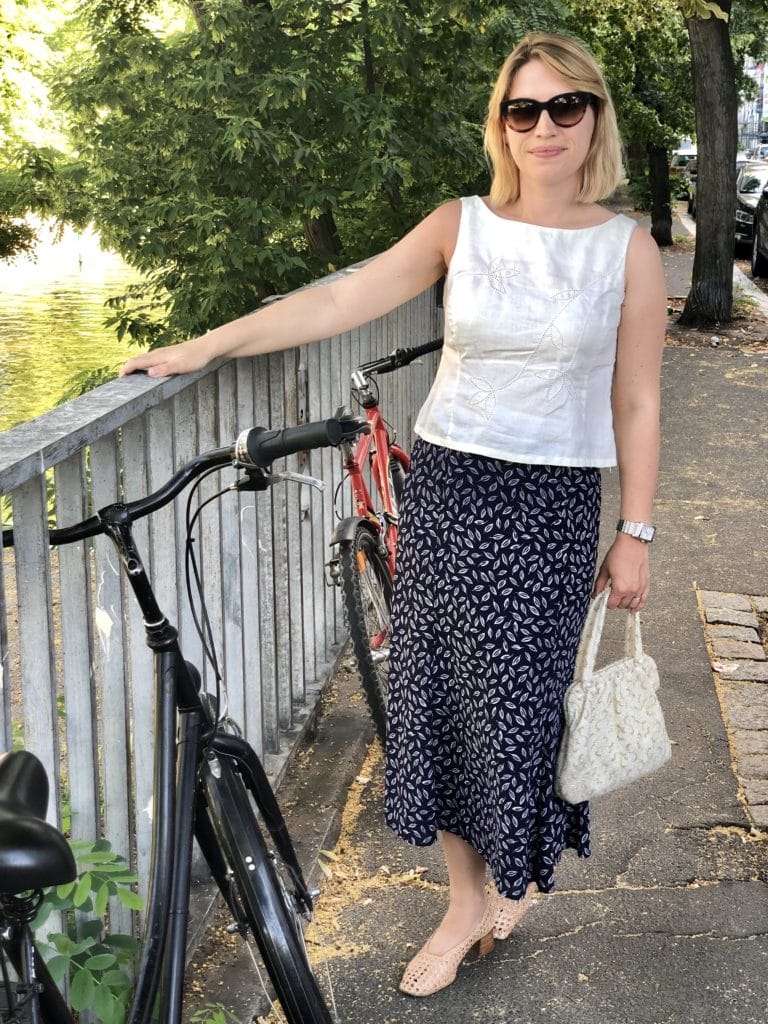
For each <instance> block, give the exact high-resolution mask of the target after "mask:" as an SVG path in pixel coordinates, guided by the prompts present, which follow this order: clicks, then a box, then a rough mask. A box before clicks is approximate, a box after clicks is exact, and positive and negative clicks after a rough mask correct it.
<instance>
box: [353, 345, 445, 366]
mask: <svg viewBox="0 0 768 1024" xmlns="http://www.w3.org/2000/svg"><path fill="white" fill-rule="evenodd" d="M442 347H443V339H442V338H435V340H434V341H428V342H427V343H426V345H416V346H415V347H414V348H396V349H395V351H394V352H390V353H389V355H388V356H382V358H381V359H374V360H373V362H371V363H363V364H362V366H358V370H360V371H362V372H363V373H392V372H393V371H394V370H399V369H401V368H402V367H403V366H408V364H409V363H412V362H413V361H414V359H418V358H419V356H425V355H427V354H428V353H429V352H436V351H437V350H438V349H439V348H442Z"/></svg>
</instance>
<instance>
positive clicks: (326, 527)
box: [316, 338, 342, 664]
mask: <svg viewBox="0 0 768 1024" xmlns="http://www.w3.org/2000/svg"><path fill="white" fill-rule="evenodd" d="M334 340H335V339H332V338H331V339H326V340H325V341H321V342H320V346H321V347H320V348H319V357H320V358H319V373H318V376H317V378H316V386H317V384H318V383H319V401H318V413H317V415H318V418H320V419H322V418H323V417H324V416H326V415H328V410H329V409H330V410H331V411H332V412H335V411H336V409H337V408H338V406H340V405H341V404H342V399H341V398H340V396H339V390H338V386H337V385H336V384H335V383H334V382H333V377H332V371H331V362H332V358H333V355H332V353H333V347H334ZM316 454H319V457H320V458H319V462H320V472H319V474H318V475H319V477H320V479H321V480H324V481H325V485H326V487H325V490H324V491H323V494H322V497H321V507H322V512H323V518H322V523H323V530H322V534H323V544H324V546H325V550H328V548H327V545H328V542H329V541H330V539H331V535H332V534H333V530H334V527H335V525H336V517H335V514H334V506H333V502H334V496H335V491H336V488H335V482H334V475H333V467H334V465H336V464H337V453H336V452H334V451H332V450H331V449H329V448H323V449H320V450H319V452H318V453H316ZM338 593H339V591H338V588H337V587H333V588H329V589H328V590H326V592H325V637H324V644H323V647H324V658H323V660H324V662H325V663H326V664H328V663H329V662H330V661H331V659H332V657H333V646H334V644H335V633H336V607H337V601H338Z"/></svg>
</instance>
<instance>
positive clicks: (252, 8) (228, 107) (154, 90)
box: [23, 0, 565, 345]
mask: <svg viewBox="0 0 768 1024" xmlns="http://www.w3.org/2000/svg"><path fill="white" fill-rule="evenodd" d="M564 12H565V8H564V6H563V5H562V4H561V3H560V0H548V2H544V3H541V4H539V5H537V10H536V12H535V14H532V13H531V10H530V7H529V5H527V4H523V2H522V0H517V2H513V3H511V4H501V3H499V2H496V0H484V2H481V0H473V2H468V3H458V2H455V0H452V2H449V0H412V2H409V3H404V2H401V0H350V2H347V3H343V4H342V3H328V2H326V0H274V2H273V3H272V4H266V3H265V4H245V3H243V2H242V0H210V2H207V3H205V4H195V5H189V6H188V5H186V4H181V3H175V4H173V3H170V4H156V3H149V2H141V0H132V2H128V0H122V2H119V3H115V2H113V0H109V2H105V0H85V2H84V3H83V4H82V5H81V6H80V8H79V11H78V14H77V16H76V17H74V18H73V19H71V20H70V21H68V22H67V24H66V26H65V27H64V28H63V29H62V30H61V31H60V32H59V34H58V37H57V39H56V45H57V46H58V47H60V51H59V53H60V60H59V63H58V64H57V66H56V68H55V70H54V73H53V76H52V97H53V100H54V103H55V105H56V107H57V109H58V110H60V111H62V112H63V113H64V114H65V115H66V118H67V123H68V136H69V147H70V151H71V152H72V153H76V154H77V157H76V159H74V158H73V157H71V156H66V155H65V154H63V153H62V154H60V155H59V157H58V158H57V160H56V163H55V166H56V175H55V179H56V180H55V181H54V182H51V181H50V180H48V179H45V184H46V188H45V189H41V186H40V180H41V179H40V177H39V176H38V177H37V178H36V177H35V173H37V174H38V175H39V171H40V167H39V165H38V166H37V169H36V171H34V173H31V172H30V171H29V170H27V173H26V180H27V182H28V184H29V185H31V184H32V182H34V181H37V183H38V192H41V193H42V199H43V200H45V201H50V202H53V204H54V205H55V207H56V212H57V214H58V215H59V216H61V217H65V218H67V219H69V218H75V219H77V220H79V219H81V218H84V217H86V216H87V217H90V218H92V219H93V221H94V222H95V224H96V226H97V228H98V230H99V232H100V233H101V235H102V237H103V239H104V240H105V243H106V244H107V245H109V246H110V247H112V248H114V249H116V250H117V251H118V252H119V253H120V254H121V255H122V256H123V258H124V259H126V260H127V261H128V262H129V263H130V264H131V265H133V266H134V267H136V268H137V269H139V270H140V271H141V272H142V274H143V275H144V280H145V284H144V285H143V288H142V289H141V290H140V292H138V291H137V292H135V293H133V294H127V295H126V296H123V297H121V299H120V300H119V301H118V302H117V304H116V309H115V320H114V321H113V322H114V324H115V326H116V327H117V328H118V330H119V331H120V333H121V334H122V335H124V336H127V337H129V338H132V339H133V340H135V341H137V342H138V343H140V344H152V345H157V344H164V343H166V342H167V341H169V340H172V339H177V338H178V337H179V336H189V335H195V334H199V333H201V332H202V331H204V330H206V329H208V328H210V327H211V326H214V325H215V324H216V323H219V322H222V321H224V320H229V319H232V318H233V317H236V316H240V315H242V314H243V313H246V312H248V311H250V310H252V309H254V308H255V307H257V306H258V305H259V303H260V301H261V299H262V298H263V297H264V296H265V295H267V294H273V293H275V292H280V291H285V290H287V289H290V288H293V287H295V286H297V285H299V284H301V283H304V282H306V281H307V280H308V279H310V278H312V277H315V276H318V275H320V274H323V273H326V272H327V271H328V270H331V269H333V268H335V267H337V266H339V265H341V264H343V263H349V262H352V261H354V260H357V259H360V258H363V257H367V256H370V255H371V254H372V253H374V252H376V251H378V250H381V249H383V248H385V247H386V246H387V245H389V244H391V242H392V241H393V240H394V239H396V238H397V237H399V236H400V235H401V234H402V233H403V232H404V231H406V230H407V229H408V228H409V227H410V226H412V225H413V224H414V223H415V222H416V221H417V220H418V219H419V218H420V217H422V216H423V215H424V214H425V213H426V212H427V211H428V210H430V209H431V208H433V207H434V206H435V205H436V204H438V203H439V202H441V201H442V200H445V199H447V198H450V197H453V196H455V195H457V194H461V193H464V192H467V191H476V190H478V189H480V190H482V189H485V187H486V185H487V170H486V167H485V164H484V161H483V156H482V148H481V130H482V121H483V118H484V114H485V106H486V103H487V95H488V89H489V85H490V83H491V81H492V79H493V76H494V74H495V72H496V69H497V67H498V65H499V63H500V61H501V60H502V59H503V57H504V55H505V54H506V53H507V52H508V50H509V49H510V47H511V45H513V43H514V42H515V40H516V39H517V38H518V37H519V35H520V34H521V33H522V31H524V30H525V29H527V28H532V27H536V28H553V27H556V26H557V25H558V24H559V23H561V22H562V18H563V15H564ZM193 15H194V16H193ZM34 157H35V152H34V150H33V149H30V148H29V147H28V148H27V150H26V152H25V154H24V158H23V164H24V166H26V167H27V168H30V166H32V167H33V170H34ZM28 193H29V194H34V192H33V189H32V188H31V187H30V188H28Z"/></svg>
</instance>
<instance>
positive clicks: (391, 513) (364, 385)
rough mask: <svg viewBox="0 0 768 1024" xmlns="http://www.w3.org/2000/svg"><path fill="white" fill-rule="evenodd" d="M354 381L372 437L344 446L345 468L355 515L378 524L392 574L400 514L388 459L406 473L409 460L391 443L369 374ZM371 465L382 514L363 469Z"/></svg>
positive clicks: (356, 375)
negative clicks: (370, 383)
mask: <svg viewBox="0 0 768 1024" xmlns="http://www.w3.org/2000/svg"><path fill="white" fill-rule="evenodd" d="M352 382H353V385H354V387H355V388H357V390H358V391H359V392H360V394H361V396H362V405H363V409H364V411H365V416H366V419H367V420H368V423H369V424H370V427H371V432H370V434H361V435H360V436H359V439H358V441H357V444H356V445H355V447H354V448H353V447H352V445H351V444H345V445H342V451H343V453H344V469H345V470H346V472H347V474H348V475H349V480H350V483H351V485H352V501H353V503H354V514H355V515H357V516H362V517H363V518H365V519H369V520H370V521H371V522H372V523H375V525H376V527H377V529H378V530H379V532H380V534H381V535H382V537H383V540H384V544H385V547H386V549H387V562H388V564H389V569H390V572H391V573H392V574H394V571H395V552H396V550H397V519H398V514H397V503H396V501H395V496H394V494H393V493H392V481H391V476H390V472H389V460H390V458H395V459H397V461H398V462H399V463H400V465H401V466H402V467H403V469H404V470H405V471H406V472H407V471H408V467H409V465H410V458H409V456H408V454H407V453H406V452H405V451H404V450H403V449H402V448H401V447H400V446H399V445H398V444H396V443H394V442H390V439H389V431H388V429H387V424H386V423H385V422H384V417H383V416H382V415H381V413H380V411H379V403H378V399H377V398H376V397H374V395H373V394H372V392H371V389H370V386H369V384H368V379H367V376H366V374H365V373H364V372H362V371H361V370H355V372H354V373H353V374H352ZM368 465H370V467H371V473H372V475H373V481H374V484H375V487H376V490H377V491H378V493H379V495H380V497H381V502H382V510H381V512H379V513H377V512H376V509H375V506H374V502H373V499H372V497H371V493H370V491H369V490H368V486H367V485H366V482H365V476H364V469H365V467H366V466H368ZM381 516H383V517H384V518H385V522H386V527H385V528H384V524H382V522H381V519H380V517H381Z"/></svg>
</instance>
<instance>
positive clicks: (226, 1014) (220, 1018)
mask: <svg viewBox="0 0 768 1024" xmlns="http://www.w3.org/2000/svg"><path fill="white" fill-rule="evenodd" d="M189 1024H240V1021H239V1020H238V1018H237V1017H236V1016H235V1015H234V1014H233V1013H232V1012H231V1011H229V1010H228V1009H227V1008H226V1006H222V1005H221V1003H216V1004H215V1005H214V1004H210V1005H209V1006H203V1007H201V1008H200V1009H199V1010H197V1011H196V1012H195V1013H193V1014H192V1016H191V1017H190V1018H189Z"/></svg>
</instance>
